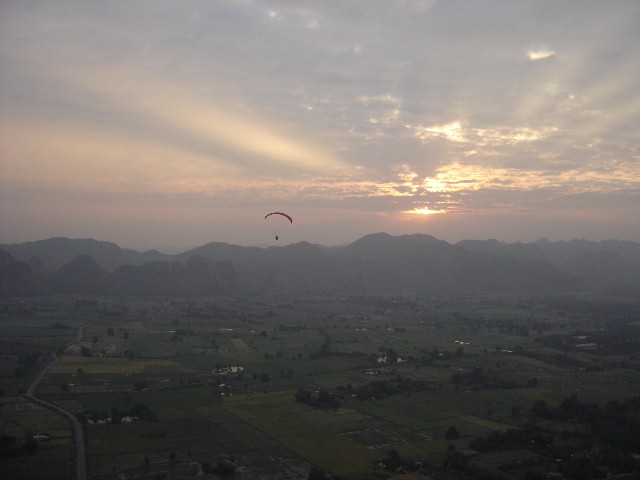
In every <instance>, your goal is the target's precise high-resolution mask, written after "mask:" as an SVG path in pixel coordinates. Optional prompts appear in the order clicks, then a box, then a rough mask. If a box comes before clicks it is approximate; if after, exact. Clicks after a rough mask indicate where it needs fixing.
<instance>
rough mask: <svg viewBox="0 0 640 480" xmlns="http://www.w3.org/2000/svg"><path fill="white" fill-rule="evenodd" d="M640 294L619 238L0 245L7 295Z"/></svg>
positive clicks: (639, 277) (639, 253)
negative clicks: (161, 247)
mask: <svg viewBox="0 0 640 480" xmlns="http://www.w3.org/2000/svg"><path fill="white" fill-rule="evenodd" d="M593 291H601V292H602V291H608V292H617V293H623V294H632V295H634V294H640V244H638V243H634V242H621V241H616V240H611V241H603V242H590V241H586V240H573V241H570V242H550V241H548V240H544V239H542V240H539V241H537V242H533V243H511V244H508V243H503V242H498V241H496V240H486V241H475V240H474V241H471V240H466V241H463V242H459V243H457V244H455V245H453V244H449V243H447V242H444V241H441V240H438V239H436V238H434V237H431V236H429V235H403V236H391V235H388V234H385V233H377V234H371V235H367V236H365V237H363V238H361V239H359V240H357V241H356V242H353V243H351V244H349V245H346V246H343V247H324V246H321V245H312V244H310V243H307V242H301V243H296V244H292V245H287V246H285V247H269V248H258V247H241V246H238V245H230V244H226V243H209V244H206V245H203V246H201V247H198V248H195V249H193V250H190V251H187V252H185V253H181V254H178V255H168V254H163V253H160V252H158V251H155V250H151V251H147V252H137V251H135V250H128V249H122V248H120V247H118V246H117V245H116V244H114V243H110V242H102V241H97V240H93V239H82V240H79V239H68V238H51V239H48V240H41V241H37V242H27V243H21V244H12V245H0V295H3V296H7V295H18V296H19V295H37V294H49V293H78V294H79V293H92V294H101V293H104V294H131V295H218V294H249V293H262V292H282V293H285V292H299V293H305V292H318V293H340V292H342V293H371V294H381V293H385V294H395V293H423V294H429V293H433V294H442V293H464V292H487V293H489V292H493V293H500V292H505V293H506V292H528V293H532V294H544V293H570V292H593Z"/></svg>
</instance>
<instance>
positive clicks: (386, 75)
mask: <svg viewBox="0 0 640 480" xmlns="http://www.w3.org/2000/svg"><path fill="white" fill-rule="evenodd" d="M639 18H640V3H638V2H626V1H616V0H614V1H611V2H601V1H595V0H593V1H582V0H580V1H566V2H553V1H540V0H528V1H527V0H525V1H520V2H505V1H500V0H481V1H477V2H464V1H455V0H454V1H450V0H446V1H443V0H413V1H412V0H401V1H399V2H385V1H367V2H364V1H352V2H337V1H327V2H290V1H286V0H282V1H260V0H241V1H219V2H201V1H195V0H193V1H191V0H189V1H185V2H172V1H160V2H157V1H153V2H151V1H139V2H133V3H132V2H127V3H121V2H101V1H86V2H81V3H77V2H71V1H66V0H62V1H58V2H47V1H35V2H4V4H3V7H2V16H0V168H1V171H2V173H1V174H0V243H22V242H26V241H36V240H44V239H47V238H50V237H56V236H63V237H68V238H94V239H96V240H104V241H111V242H114V243H117V244H118V245H119V246H121V247H123V248H132V249H136V250H142V249H148V248H156V249H158V250H160V251H166V250H169V251H174V252H175V251H186V250H188V249H189V248H192V247H197V246H200V245H204V244H206V243H209V242H225V243H232V244H238V245H246V246H251V245H260V246H268V245H280V246H282V245H287V244H290V243H297V242H300V241H307V242H310V243H314V244H321V245H327V246H335V245H344V244H348V243H351V242H353V241H356V240H357V239H359V238H361V237H362V236H364V235H367V234H370V233H376V232H386V233H389V234H391V235H402V234H414V233H421V234H428V235H432V236H434V237H436V238H438V239H441V240H445V241H447V242H449V243H456V242H458V241H461V240H464V239H475V240H486V239H497V240H499V241H504V242H509V243H510V242H515V241H522V242H532V241H536V240H538V239H539V238H548V239H549V240H551V241H559V240H573V239H580V238H584V239H587V240H591V241H600V240H609V239H618V240H623V241H624V240H627V241H635V242H640V148H639V147H640V70H639V69H638V68H637V65H638V64H639V63H640V26H639V25H640V23H639V22H638V19H639ZM271 211H285V212H287V213H289V214H290V215H291V216H292V217H293V219H294V222H293V223H292V224H289V223H287V222H279V221H280V220H282V219H277V218H274V217H270V218H269V219H266V220H265V218H264V216H265V215H266V214H267V213H269V212H271ZM276 234H277V235H279V240H278V241H275V238H274V237H275V235H276Z"/></svg>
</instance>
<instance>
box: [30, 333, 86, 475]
mask: <svg viewBox="0 0 640 480" xmlns="http://www.w3.org/2000/svg"><path fill="white" fill-rule="evenodd" d="M84 329H85V327H80V328H79V329H78V336H77V338H76V339H75V340H74V341H73V342H71V343H69V344H68V345H66V347H65V348H67V347H69V346H71V345H73V344H74V343H76V342H79V341H80V340H82V335H83V334H84ZM51 356H52V357H53V360H52V361H51V363H49V364H48V365H47V366H46V367H44V368H43V369H42V371H41V372H40V373H39V374H38V376H37V377H36V378H35V379H34V380H33V382H31V385H30V386H29V389H28V390H27V393H25V394H24V397H25V398H27V399H29V400H31V401H33V402H35V403H38V404H40V405H42V406H44V407H47V408H49V409H51V410H53V411H55V412H57V413H59V414H60V415H64V416H65V417H67V418H68V419H69V421H70V422H71V426H72V428H73V437H74V442H75V444H76V474H77V475H76V478H77V479H78V480H86V478H87V466H86V463H85V454H84V435H83V431H82V424H81V423H80V422H79V421H78V419H77V418H76V416H75V415H73V414H72V413H71V412H68V411H67V410H64V409H63V408H60V407H59V406H57V405H54V404H53V403H50V402H46V401H44V400H41V399H39V398H37V397H36V396H35V395H34V392H35V391H36V388H37V387H38V385H39V384H40V382H41V381H42V379H43V378H44V376H45V375H46V374H47V372H48V371H49V370H51V368H52V367H53V366H54V365H55V364H56V363H58V362H59V361H60V357H59V356H58V353H57V352H55V351H54V352H53V353H52V354H51Z"/></svg>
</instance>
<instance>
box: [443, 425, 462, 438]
mask: <svg viewBox="0 0 640 480" xmlns="http://www.w3.org/2000/svg"><path fill="white" fill-rule="evenodd" d="M444 438H446V439H447V440H455V439H457V438H460V433H459V432H458V429H457V428H456V427H454V426H451V427H449V429H448V430H447V433H445V434H444Z"/></svg>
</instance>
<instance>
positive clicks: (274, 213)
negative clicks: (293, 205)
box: [264, 212, 293, 223]
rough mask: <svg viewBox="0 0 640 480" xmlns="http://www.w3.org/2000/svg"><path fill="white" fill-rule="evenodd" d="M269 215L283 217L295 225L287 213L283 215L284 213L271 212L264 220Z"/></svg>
mask: <svg viewBox="0 0 640 480" xmlns="http://www.w3.org/2000/svg"><path fill="white" fill-rule="evenodd" d="M269 215H282V216H283V217H286V218H288V219H289V221H290V222H291V223H293V218H291V217H290V216H289V215H287V214H286V213H282V212H271V213H267V214H266V215H265V216H264V218H267V217H268V216H269Z"/></svg>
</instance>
